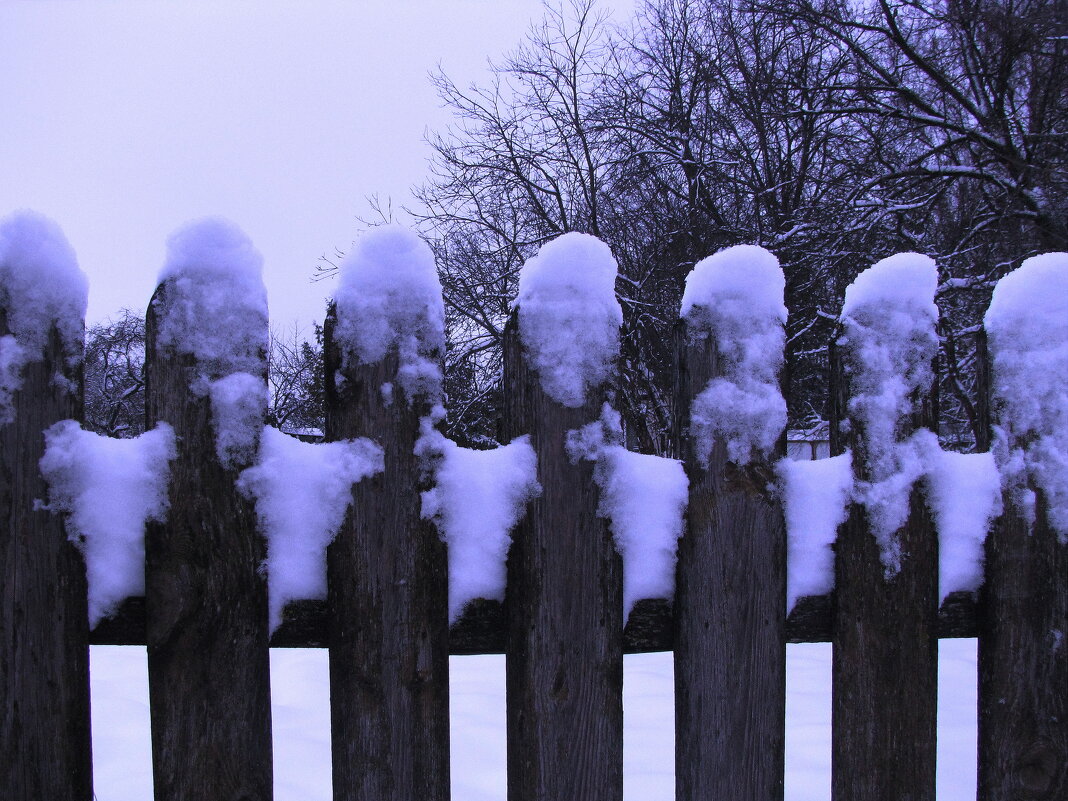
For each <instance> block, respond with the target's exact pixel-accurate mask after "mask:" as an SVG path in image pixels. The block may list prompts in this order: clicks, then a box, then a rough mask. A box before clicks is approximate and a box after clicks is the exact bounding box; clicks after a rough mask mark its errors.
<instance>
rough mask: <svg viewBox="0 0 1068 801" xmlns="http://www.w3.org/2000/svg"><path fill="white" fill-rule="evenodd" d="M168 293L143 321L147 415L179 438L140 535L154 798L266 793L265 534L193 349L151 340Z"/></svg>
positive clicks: (245, 798)
mask: <svg viewBox="0 0 1068 801" xmlns="http://www.w3.org/2000/svg"><path fill="white" fill-rule="evenodd" d="M166 303H167V291H166V285H163V286H161V287H160V288H159V289H157V291H156V294H155V295H154V296H153V300H152V303H151V304H150V305H149V309H148V316H147V321H146V391H145V413H146V424H147V426H148V427H149V428H151V427H153V426H155V424H156V422H157V421H161V420H162V421H165V422H167V423H169V424H170V425H171V426H173V427H174V432H175V435H176V437H177V445H178V456H177V459H176V460H175V461H174V462H172V463H171V480H170V487H169V498H170V510H169V512H168V515H167V521H166V522H165V523H150V524H149V525H148V527H147V531H146V537H145V585H146V592H145V614H146V640H147V644H148V676H149V697H150V702H151V723H152V763H153V780H154V784H155V797H156V799H157V801H165V800H166V801H253V800H254V799H255V800H258V799H270V798H271V797H272V793H273V787H272V759H271V694H270V662H269V651H268V638H267V583H266V578H265V576H264V574H263V572H262V571H261V570H260V566H261V565H262V564H263V560H264V557H265V555H266V551H265V545H264V541H263V539H262V537H261V536H260V535H259V534H258V532H257V529H256V518H255V514H254V509H253V506H252V502H251V501H249V500H247V499H245V498H243V497H241V496H240V495H239V494H238V492H237V490H236V489H235V487H234V481H235V479H236V478H237V475H238V472H239V471H238V470H237V469H234V470H227V469H224V468H223V467H222V466H221V465H220V464H219V461H218V459H217V457H216V454H215V439H214V436H215V435H214V429H213V426H212V421H211V403H210V400H209V398H208V397H206V396H195V395H193V394H192V393H191V391H190V388H189V387H190V384H191V383H192V378H193V375H194V374H195V372H196V370H197V365H196V363H195V361H194V359H193V357H192V356H189V355H179V354H177V353H175V352H174V351H173V350H172V349H170V348H167V349H164V348H162V347H160V346H159V345H158V343H157V339H156V330H157V321H158V319H159V317H160V316H161V315H162V314H163V310H164V309H165V308H166ZM264 338H265V339H266V332H265V334H264ZM264 375H266V363H264Z"/></svg>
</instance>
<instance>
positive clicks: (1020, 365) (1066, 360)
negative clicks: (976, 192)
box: [985, 253, 1068, 542]
mask: <svg viewBox="0 0 1068 801" xmlns="http://www.w3.org/2000/svg"><path fill="white" fill-rule="evenodd" d="M985 326H986V330H987V334H988V336H989V342H990V353H991V356H992V359H993V367H994V393H993V394H994V403H995V407H996V408H997V409H998V411H999V415H998V417H999V421H1000V427H999V429H998V443H997V446H996V452H997V454H998V457H999V467H1000V468H1001V471H1002V474H1003V475H1004V477H1005V482H1006V487H1007V489H1008V490H1009V491H1010V492H1011V494H1012V497H1013V500H1014V502H1015V503H1016V505H1017V506H1018V507H1019V508H1020V509H1021V511H1023V512H1024V514H1026V515H1028V516H1029V517H1031V518H1033V517H1034V513H1035V510H1034V504H1035V499H1034V492H1033V489H1032V485H1033V487H1036V488H1039V489H1041V490H1042V491H1043V492H1044V493H1045V495H1046V499H1047V502H1048V504H1049V520H1050V523H1051V525H1052V526H1053V528H1054V529H1055V530H1056V531H1057V533H1058V535H1059V537H1060V539H1061V541H1062V542H1068V253H1047V254H1045V255H1042V256H1035V257H1033V258H1030V259H1027V260H1026V261H1025V262H1024V263H1023V264H1022V265H1021V266H1020V268H1019V269H1017V270H1015V271H1014V272H1011V273H1009V274H1008V275H1006V276H1005V277H1004V278H1002V279H1001V281H999V282H998V285H997V286H996V287H995V288H994V294H993V297H992V298H991V300H990V308H989V309H988V311H987V313H986V320H985Z"/></svg>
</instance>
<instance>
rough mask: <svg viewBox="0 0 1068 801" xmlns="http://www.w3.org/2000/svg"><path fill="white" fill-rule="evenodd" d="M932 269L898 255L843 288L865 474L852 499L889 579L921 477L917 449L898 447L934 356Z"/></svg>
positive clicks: (845, 342) (852, 405)
mask: <svg viewBox="0 0 1068 801" xmlns="http://www.w3.org/2000/svg"><path fill="white" fill-rule="evenodd" d="M937 283H938V270H937V268H936V266H935V263H934V261H933V260H932V259H931V258H929V257H927V256H923V255H920V254H918V253H899V254H897V255H896V256H891V257H890V258H887V259H883V260H882V261H880V262H878V263H876V264H875V265H874V266H872V267H870V268H869V269H867V270H865V271H864V272H862V273H861V274H860V275H859V276H857V278H856V280H855V281H853V283H852V284H850V285H849V287H848V288H847V289H846V293H845V302H844V303H843V305H842V316H841V323H842V336H841V338H840V339H839V343H838V344H839V345H840V346H841V347H842V350H843V356H844V362H845V368H846V370H847V372H848V373H849V376H850V383H851V386H852V392H853V395H852V397H851V398H850V400H849V410H848V411H849V419H850V422H851V423H852V424H853V425H854V426H857V427H859V428H860V429H861V431H862V435H863V438H864V444H865V448H866V451H867V454H866V458H867V467H868V470H869V475H868V476H867V480H866V481H864V482H859V481H858V482H857V486H856V493H857V497H858V499H859V500H860V502H861V503H862V504H863V505H864V506H865V508H866V510H867V513H868V520H869V524H870V526H871V528H872V533H873V534H874V535H875V538H876V540H877V541H878V543H879V549H880V554H881V557H882V561H883V565H884V566H885V568H886V573H887V575H888V576H893V575H895V574H896V573H897V572H898V571H899V570H900V569H901V558H902V554H901V543H900V540H899V539H898V537H897V536H896V535H897V532H898V530H899V529H900V528H901V527H902V526H903V525H904V523H905V520H906V519H907V517H908V506H909V493H910V492H911V490H912V486H913V484H914V483H915V481H916V480H917V479H918V478H919V477H920V476H921V475H922V474H923V465H922V461H921V460H920V458H919V457H918V455H917V454H916V449H915V448H914V447H913V446H912V445H911V444H910V443H907V442H902V441H901V439H902V438H901V436H900V433H901V432H900V429H901V427H902V426H903V424H904V423H905V421H906V418H907V416H908V413H909V411H910V404H909V398H910V396H911V395H913V394H914V393H916V392H921V393H922V392H926V391H928V390H929V389H930V386H931V382H932V381H933V378H934V376H933V372H932V369H931V363H932V360H933V359H934V357H935V355H936V354H937V352H938V337H937V335H936V333H935V327H936V325H937V322H938V309H937V307H936V306H935V303H934V293H935V288H936V286H937Z"/></svg>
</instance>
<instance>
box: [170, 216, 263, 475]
mask: <svg viewBox="0 0 1068 801" xmlns="http://www.w3.org/2000/svg"><path fill="white" fill-rule="evenodd" d="M159 280H160V282H161V283H166V294H165V298H164V303H162V304H158V305H157V315H158V317H157V332H158V333H157V344H158V346H159V347H160V348H165V349H169V350H172V351H174V352H175V353H178V354H188V355H191V356H193V357H194V358H195V360H196V367H195V373H194V375H193V378H192V385H191V387H190V389H191V390H192V391H193V392H194V393H196V394H198V395H202V396H203V395H210V396H211V405H212V424H213V426H214V428H215V448H216V452H217V453H218V455H219V459H220V461H221V462H222V464H223V466H224V467H227V468H230V467H234V466H236V465H239V464H247V463H248V461H249V460H250V459H251V457H252V456H253V455H254V454H255V450H256V439H257V437H258V436H259V432H260V428H261V427H262V426H263V414H264V412H266V408H267V404H266V392H267V390H266V380H265V378H264V375H263V373H264V365H265V358H266V353H267V290H266V289H265V288H264V285H263V259H262V257H261V256H260V254H259V252H258V251H257V250H256V249H255V248H254V247H253V246H252V243H251V242H250V241H249V240H248V237H246V236H245V235H244V233H242V232H241V231H240V230H239V229H238V228H237V227H236V226H234V225H232V224H231V223H229V222H226V221H225V220H220V219H215V218H211V219H206V220H201V221H199V222H195V223H192V224H190V225H188V226H186V227H185V228H182V229H181V230H179V231H178V232H176V233H175V234H174V235H173V236H171V238H170V239H169V240H168V241H167V261H166V264H165V265H164V267H163V270H162V271H161V272H160V276H159ZM253 384H258V385H259V387H256V386H253Z"/></svg>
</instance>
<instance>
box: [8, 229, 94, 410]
mask: <svg viewBox="0 0 1068 801" xmlns="http://www.w3.org/2000/svg"><path fill="white" fill-rule="evenodd" d="M88 297H89V283H88V280H87V279H86V277H85V273H83V272H82V271H81V269H80V268H79V267H78V260H77V257H76V256H75V255H74V250H73V249H72V248H71V246H70V244H69V243H68V242H67V239H66V237H65V236H64V235H63V232H62V231H61V230H60V228H59V226H58V225H56V223H55V222H53V221H52V220H50V219H48V218H47V217H45V216H43V215H41V214H38V213H37V212H33V211H26V210H23V211H17V212H15V213H13V214H10V215H8V216H7V217H5V218H4V219H3V220H0V320H2V321H3V322H4V323H5V324H6V329H7V330H6V332H3V335H2V336H0V425H4V424H7V423H10V422H11V421H12V419H13V415H14V409H13V408H12V406H11V404H12V396H13V395H14V393H15V392H17V391H18V390H19V389H20V387H21V386H22V378H21V374H22V368H23V366H25V365H26V364H27V363H29V362H35V361H40V360H41V359H43V358H44V353H45V347H46V346H47V344H48V337H49V333H50V332H51V330H52V328H53V326H54V327H55V328H56V330H57V331H58V332H59V337H60V342H61V343H62V346H63V353H64V356H65V358H66V359H67V364H68V366H69V367H71V368H73V367H76V366H77V365H78V364H79V363H80V362H81V359H82V331H83V327H84V322H83V321H84V319H85V309H86V305H87V303H88ZM57 378H59V379H62V376H57ZM62 380H63V381H65V380H66V379H62Z"/></svg>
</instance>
